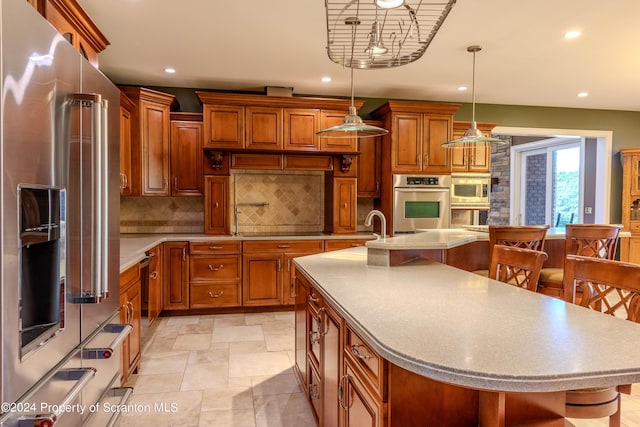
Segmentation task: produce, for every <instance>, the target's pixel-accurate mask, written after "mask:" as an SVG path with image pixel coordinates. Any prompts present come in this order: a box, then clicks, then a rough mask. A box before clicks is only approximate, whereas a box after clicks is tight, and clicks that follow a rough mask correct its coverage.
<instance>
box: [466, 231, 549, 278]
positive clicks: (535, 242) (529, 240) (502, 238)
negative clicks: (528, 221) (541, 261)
mask: <svg viewBox="0 0 640 427" xmlns="http://www.w3.org/2000/svg"><path fill="white" fill-rule="evenodd" d="M548 229H549V226H548V225H525V226H514V225H490V226H489V265H491V257H492V254H493V248H494V246H495V245H504V246H513V247H517V248H525V249H531V250H534V251H542V250H544V239H545V237H546V236H547V230H548ZM473 273H475V274H479V275H481V276H488V274H489V270H475V271H473Z"/></svg>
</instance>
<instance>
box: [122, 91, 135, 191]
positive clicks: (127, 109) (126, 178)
mask: <svg viewBox="0 0 640 427" xmlns="http://www.w3.org/2000/svg"><path fill="white" fill-rule="evenodd" d="M134 109H135V105H134V104H133V101H131V100H130V99H129V98H128V97H127V95H125V94H124V93H122V92H120V195H121V196H131V194H132V190H131V182H132V179H131V176H132V173H133V170H132V166H131V123H132V120H133V119H132V115H133V110H134Z"/></svg>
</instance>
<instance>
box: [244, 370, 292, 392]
mask: <svg viewBox="0 0 640 427" xmlns="http://www.w3.org/2000/svg"><path fill="white" fill-rule="evenodd" d="M251 383H252V385H253V395H254V396H266V395H273V394H292V393H301V392H302V388H301V387H300V384H299V383H298V380H297V379H296V376H295V374H293V373H291V374H279V375H268V376H259V377H251Z"/></svg>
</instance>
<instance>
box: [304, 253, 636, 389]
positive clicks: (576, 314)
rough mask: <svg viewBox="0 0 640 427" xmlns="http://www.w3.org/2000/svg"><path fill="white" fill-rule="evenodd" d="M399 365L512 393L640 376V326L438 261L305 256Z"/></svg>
mask: <svg viewBox="0 0 640 427" xmlns="http://www.w3.org/2000/svg"><path fill="white" fill-rule="evenodd" d="M294 262H295V263H296V264H297V266H298V268H300V269H301V270H302V271H303V272H304V273H306V275H307V276H309V277H310V278H311V279H312V281H313V283H314V284H315V285H316V286H317V288H318V291H319V292H320V293H321V295H322V296H323V297H324V298H325V299H326V300H327V301H328V303H329V304H330V305H331V306H332V307H334V308H335V309H336V310H337V312H338V313H339V314H340V315H341V316H343V318H344V319H345V320H346V321H347V322H348V323H349V324H350V325H351V326H352V327H353V328H354V329H355V331H356V332H357V333H358V334H361V335H362V338H364V339H365V340H366V341H367V342H368V343H369V344H370V345H371V346H372V348H373V349H375V350H376V351H377V352H378V353H379V354H380V355H381V356H382V357H384V358H385V359H387V360H389V361H390V362H392V363H394V364H396V365H398V366H401V367H403V368H405V369H408V370H410V371H413V372H415V373H418V374H421V375H424V376H426V377H429V378H432V379H435V380H437V381H443V382H447V383H451V384H458V385H461V386H466V387H471V388H476V389H487V390H502V391H540V392H542V391H559V390H568V389H576V388H586V387H594V386H610V385H617V384H631V383H636V382H640V352H639V351H638V343H640V325H639V324H636V323H633V322H630V321H627V320H622V319H617V318H613V317H610V316H607V315H604V314H601V313H597V312H594V311H591V310H589V309H586V308H582V307H578V306H576V305H573V304H567V303H565V302H564V301H561V300H558V299H555V298H552V297H548V296H545V295H540V294H536V293H533V292H530V291H527V290H523V289H519V288H516V287H514V286H511V285H507V284H504V283H501V282H497V281H494V280H491V279H488V278H486V277H482V276H479V275H475V274H473V273H469V272H466V271H463V270H459V269H457V268H454V267H450V266H447V265H443V264H440V263H436V262H432V261H422V262H420V263H415V264H410V265H405V266H396V267H392V268H388V267H379V266H369V265H367V250H366V249H365V248H364V247H359V248H353V249H345V250H340V251H335V252H327V253H322V254H317V255H309V256H303V257H299V258H296V259H295V260H294Z"/></svg>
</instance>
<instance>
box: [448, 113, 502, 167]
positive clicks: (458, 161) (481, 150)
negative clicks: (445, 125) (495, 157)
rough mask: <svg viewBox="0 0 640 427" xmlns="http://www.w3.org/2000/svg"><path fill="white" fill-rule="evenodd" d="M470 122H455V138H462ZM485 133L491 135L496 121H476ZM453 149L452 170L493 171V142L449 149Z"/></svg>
mask: <svg viewBox="0 0 640 427" xmlns="http://www.w3.org/2000/svg"><path fill="white" fill-rule="evenodd" d="M470 125H471V123H470V122H453V138H452V139H457V138H461V137H462V136H463V135H464V133H465V132H466V131H467V129H469V126H470ZM476 126H477V127H478V129H480V131H481V132H482V133H483V134H485V135H491V132H492V130H493V128H494V127H495V126H496V125H495V123H476ZM449 150H450V151H451V171H452V172H478V173H489V172H491V144H489V143H476V144H463V145H461V146H459V147H453V148H450V149H449Z"/></svg>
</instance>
